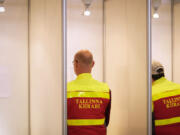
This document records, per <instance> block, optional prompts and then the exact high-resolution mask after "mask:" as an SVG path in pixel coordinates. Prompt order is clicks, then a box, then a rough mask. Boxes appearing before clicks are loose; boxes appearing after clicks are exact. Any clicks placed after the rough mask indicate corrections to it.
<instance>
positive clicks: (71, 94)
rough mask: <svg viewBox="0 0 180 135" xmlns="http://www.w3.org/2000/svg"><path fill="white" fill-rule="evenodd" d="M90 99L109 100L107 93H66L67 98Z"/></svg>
mask: <svg viewBox="0 0 180 135" xmlns="http://www.w3.org/2000/svg"><path fill="white" fill-rule="evenodd" d="M74 97H92V98H105V99H110V95H109V92H108V93H107V92H78V91H77V92H67V98H74Z"/></svg>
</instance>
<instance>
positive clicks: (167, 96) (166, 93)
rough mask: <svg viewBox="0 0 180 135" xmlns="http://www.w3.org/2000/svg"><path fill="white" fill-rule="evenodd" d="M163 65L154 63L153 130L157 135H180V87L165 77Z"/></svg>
mask: <svg viewBox="0 0 180 135" xmlns="http://www.w3.org/2000/svg"><path fill="white" fill-rule="evenodd" d="M164 76H165V75H164V68H163V66H162V64H160V63H159V62H156V61H154V62H153V63H152V101H153V103H152V104H153V125H154V126H153V129H154V133H153V134H155V135H180V85H179V84H176V83H173V82H170V81H168V80H167V79H166V78H165V77H164Z"/></svg>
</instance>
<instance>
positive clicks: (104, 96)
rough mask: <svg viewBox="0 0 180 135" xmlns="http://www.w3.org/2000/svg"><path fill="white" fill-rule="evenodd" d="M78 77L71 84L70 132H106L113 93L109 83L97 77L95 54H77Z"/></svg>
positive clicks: (76, 134) (96, 134) (80, 134)
mask: <svg viewBox="0 0 180 135" xmlns="http://www.w3.org/2000/svg"><path fill="white" fill-rule="evenodd" d="M73 64H74V72H75V74H76V75H77V78H76V79H75V80H74V81H72V82H69V83H68V86H67V104H68V105H67V108H68V110H67V111H68V112H67V113H68V121H67V123H68V135H106V127H107V126H108V124H109V116H110V108H111V102H110V101H111V94H110V89H109V87H108V85H107V84H105V83H102V82H99V81H97V80H95V79H93V77H92V75H91V71H92V68H93V66H94V60H93V55H92V54H91V52H90V51H88V50H81V51H79V52H77V53H76V54H75V56H74V61H73Z"/></svg>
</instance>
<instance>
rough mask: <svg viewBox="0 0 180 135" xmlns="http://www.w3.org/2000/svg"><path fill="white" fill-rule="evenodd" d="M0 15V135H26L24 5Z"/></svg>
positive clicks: (10, 2) (16, 2) (23, 0)
mask: <svg viewBox="0 0 180 135" xmlns="http://www.w3.org/2000/svg"><path fill="white" fill-rule="evenodd" d="M4 6H5V8H6V11H5V12H4V13H0V135H28V115H29V114H28V12H27V10H28V3H27V0H6V1H5V3H4Z"/></svg>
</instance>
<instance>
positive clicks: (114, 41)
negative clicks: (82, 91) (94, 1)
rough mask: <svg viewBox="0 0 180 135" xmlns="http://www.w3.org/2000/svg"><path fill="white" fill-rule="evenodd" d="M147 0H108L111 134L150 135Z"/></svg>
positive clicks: (107, 36)
mask: <svg viewBox="0 0 180 135" xmlns="http://www.w3.org/2000/svg"><path fill="white" fill-rule="evenodd" d="M146 4H147V3H146V1H145V0H107V1H106V2H105V17H106V22H105V23H106V81H107V83H108V84H109V86H110V88H111V89H112V110H111V118H110V126H109V127H108V135H147V97H148V95H147V91H148V90H147V50H146V49H147V40H146V36H147V27H146V26H147V25H146V24H147V21H146V19H147V16H146V13H147V11H146Z"/></svg>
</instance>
